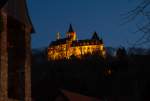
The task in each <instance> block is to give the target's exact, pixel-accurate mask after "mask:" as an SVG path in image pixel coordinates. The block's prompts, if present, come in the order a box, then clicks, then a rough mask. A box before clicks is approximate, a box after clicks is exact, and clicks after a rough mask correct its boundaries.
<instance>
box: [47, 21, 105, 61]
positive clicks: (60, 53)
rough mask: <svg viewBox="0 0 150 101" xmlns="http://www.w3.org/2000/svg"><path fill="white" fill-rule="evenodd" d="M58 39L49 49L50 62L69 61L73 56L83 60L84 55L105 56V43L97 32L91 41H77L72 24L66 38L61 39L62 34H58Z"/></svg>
mask: <svg viewBox="0 0 150 101" xmlns="http://www.w3.org/2000/svg"><path fill="white" fill-rule="evenodd" d="M56 38H57V39H56V41H52V42H51V44H50V45H49V47H48V59H49V60H60V59H65V58H66V59H69V58H70V57H71V56H76V57H77V58H82V56H83V55H86V54H94V53H97V54H98V55H100V56H103V57H104V56H105V48H104V44H103V41H102V39H100V38H99V37H98V35H97V33H96V32H94V33H93V36H92V38H91V39H86V40H77V35H76V32H75V31H74V30H73V28H72V26H71V24H70V27H69V30H68V32H67V33H66V38H61V35H60V33H57V36H56Z"/></svg>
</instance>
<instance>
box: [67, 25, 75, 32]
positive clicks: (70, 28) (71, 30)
mask: <svg viewBox="0 0 150 101" xmlns="http://www.w3.org/2000/svg"><path fill="white" fill-rule="evenodd" d="M68 32H74V30H73V28H72V25H71V24H70V26H69V30H68Z"/></svg>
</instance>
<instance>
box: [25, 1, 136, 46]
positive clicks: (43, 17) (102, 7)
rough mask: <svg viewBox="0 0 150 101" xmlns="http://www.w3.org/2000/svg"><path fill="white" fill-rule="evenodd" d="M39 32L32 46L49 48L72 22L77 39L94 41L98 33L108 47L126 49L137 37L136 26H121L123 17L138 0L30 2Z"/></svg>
mask: <svg viewBox="0 0 150 101" xmlns="http://www.w3.org/2000/svg"><path fill="white" fill-rule="evenodd" d="M27 1H28V9H29V13H30V16H31V19H32V22H33V25H34V28H35V30H36V33H35V34H32V47H33V48H40V47H48V45H49V43H50V42H51V41H52V40H55V36H56V33H57V32H60V33H61V34H62V36H65V33H66V31H67V30H68V27H69V24H70V23H71V24H72V26H73V28H74V30H75V31H76V33H77V37H78V39H87V38H91V36H92V33H93V32H94V31H97V33H98V34H99V36H100V37H102V38H103V41H104V44H105V46H112V47H118V46H125V47H128V46H129V45H128V43H127V41H129V42H131V43H132V42H134V41H136V39H137V38H138V34H133V32H134V31H136V28H135V24H134V23H130V24H126V25H121V23H123V22H124V19H123V16H122V14H125V13H127V12H128V11H129V10H131V9H132V8H134V7H135V5H137V4H138V2H137V1H138V0H27Z"/></svg>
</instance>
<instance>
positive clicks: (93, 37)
mask: <svg viewBox="0 0 150 101" xmlns="http://www.w3.org/2000/svg"><path fill="white" fill-rule="evenodd" d="M92 40H100V38H99V36H98V34H97V32H96V31H95V32H94V33H93V36H92Z"/></svg>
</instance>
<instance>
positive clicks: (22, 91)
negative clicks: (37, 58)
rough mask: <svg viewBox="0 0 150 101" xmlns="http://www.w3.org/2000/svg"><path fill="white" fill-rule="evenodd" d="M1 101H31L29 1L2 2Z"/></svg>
mask: <svg viewBox="0 0 150 101" xmlns="http://www.w3.org/2000/svg"><path fill="white" fill-rule="evenodd" d="M0 18H1V21H0V101H13V100H17V101H31V70H30V67H31V46H30V44H31V41H30V40H31V35H30V33H32V32H34V29H33V26H32V23H31V20H30V18H29V15H28V10H27V5H26V0H1V1H0Z"/></svg>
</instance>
